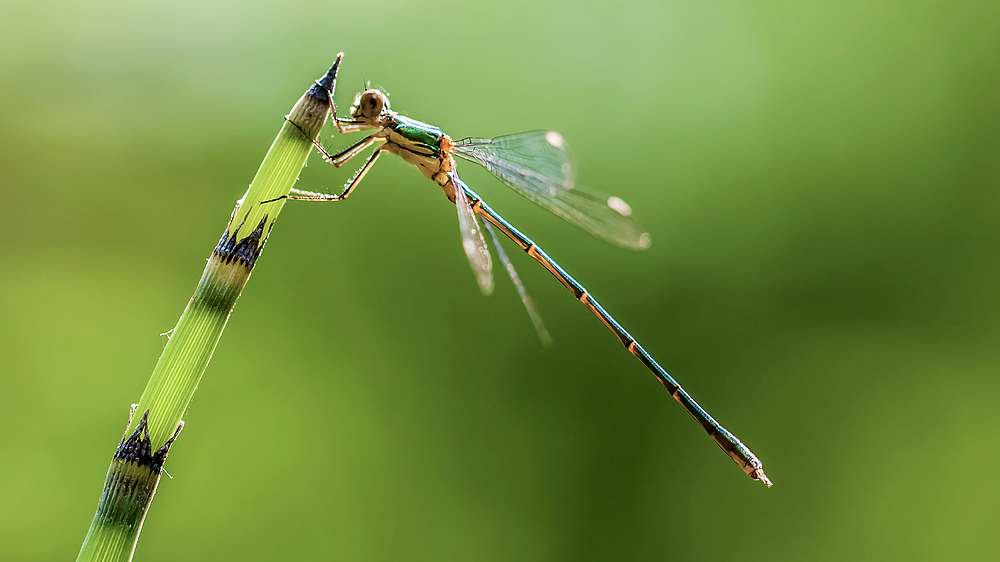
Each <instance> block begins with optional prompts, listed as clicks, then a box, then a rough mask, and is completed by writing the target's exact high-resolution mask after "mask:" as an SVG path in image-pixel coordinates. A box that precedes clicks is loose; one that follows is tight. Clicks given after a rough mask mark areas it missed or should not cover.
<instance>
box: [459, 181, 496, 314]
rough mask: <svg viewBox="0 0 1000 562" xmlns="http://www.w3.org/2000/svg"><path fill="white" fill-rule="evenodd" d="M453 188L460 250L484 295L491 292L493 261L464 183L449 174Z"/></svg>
mask: <svg viewBox="0 0 1000 562" xmlns="http://www.w3.org/2000/svg"><path fill="white" fill-rule="evenodd" d="M450 176H451V181H452V183H453V184H454V187H455V206H457V207H458V226H459V229H460V230H461V231H462V248H463V249H464V250H465V255H466V256H468V258H469V265H470V266H472V272H473V273H474V274H475V275H476V281H477V282H478V283H479V289H480V290H481V291H482V292H483V294H484V295H489V294H490V293H492V292H493V260H492V258H491V257H490V250H489V248H488V247H487V246H486V238H484V237H483V229H482V226H481V225H480V224H479V218H478V217H476V214H475V213H473V212H472V207H471V206H470V205H469V198H468V197H467V196H466V195H465V189H466V186H465V183H464V182H462V180H460V179H458V174H455V173H452V174H450Z"/></svg>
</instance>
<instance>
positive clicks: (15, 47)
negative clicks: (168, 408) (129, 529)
mask: <svg viewBox="0 0 1000 562" xmlns="http://www.w3.org/2000/svg"><path fill="white" fill-rule="evenodd" d="M998 18H1000V5H998V4H991V3H985V2H968V1H962V2H957V3H929V2H912V1H899V0H892V1H889V2H880V3H872V2H857V1H853V2H838V3H815V2H806V3H803V2H787V1H786V2H764V1H757V2H751V3H747V2H696V1H691V0H687V1H683V2H681V1H658V2H652V1H641V0H636V1H625V2H614V3H606V2H590V3H582V2H568V1H551V2H544V1H537V0H536V1H531V2H527V1H522V0H517V1H511V2H462V3H449V2H401V1H396V2H392V1H374V2H351V3H344V2H336V1H327V2H294V1H292V2H282V3H261V2H256V3H254V2H186V1H180V2H149V1H140V2H123V1H115V0H112V1H104V2H81V1H69V0H66V1H55V2H25V1H21V0H16V1H7V2H4V3H0V76H2V77H3V78H2V80H0V102H2V103H0V170H2V180H0V191H2V198H3V205H4V208H5V209H6V211H5V212H4V221H5V224H6V227H5V229H4V232H5V236H4V238H3V241H2V242H0V260H2V263H3V265H2V274H0V318H2V322H0V371H2V375H0V427H2V428H3V429H2V430H0V559H2V560H67V559H71V558H72V557H74V556H75V555H76V552H77V550H78V549H79V546H80V544H81V541H82V540H83V537H84V535H85V534H86V531H87V528H88V525H89V524H90V520H91V517H92V516H93V513H94V510H95V508H96V505H97V500H98V497H99V495H100V490H101V485H102V483H103V481H104V475H105V471H106V467H107V466H108V462H109V460H110V458H111V455H112V452H113V451H114V448H115V446H116V444H117V442H118V440H119V439H120V432H121V431H122V429H123V428H124V425H125V420H126V416H127V412H128V407H129V404H130V403H132V402H134V401H136V400H137V399H138V397H139V395H140V393H141V392H142V389H143V387H144V385H145V383H146V379H147V377H148V375H149V373H150V372H151V370H152V367H153V365H154V362H155V361H156V358H157V356H158V354H159V352H160V350H161V348H162V345H163V343H164V341H165V338H163V337H161V336H160V335H159V334H160V333H161V332H164V331H166V330H168V329H169V328H171V327H172V326H173V325H174V323H175V322H176V320H177V317H178V315H179V313H180V312H181V310H182V309H183V307H184V305H185V303H186V302H187V299H188V298H189V296H190V294H191V292H192V291H193V289H194V286H195V283H196V282H197V280H198V278H199V276H200V275H201V271H202V268H203V265H204V260H205V258H207V256H208V255H209V253H210V252H211V250H212V248H213V247H214V245H215V243H216V241H217V240H218V238H219V236H220V235H221V233H222V230H223V228H224V226H225V223H226V219H227V218H228V216H229V212H230V210H231V209H232V206H233V202H234V201H235V200H236V199H237V198H238V197H239V196H240V195H242V194H243V192H244V190H245V188H246V185H247V184H248V183H249V181H250V180H251V178H252V177H253V173H254V171H255V170H256V168H257V165H258V164H259V162H260V160H261V158H262V157H263V155H264V152H265V151H266V149H267V147H268V146H269V144H270V142H271V140H272V139H273V138H274V135H275V134H276V132H277V130H278V128H279V127H280V125H281V123H282V116H283V115H284V114H285V113H286V112H287V111H288V110H289V109H290V108H291V106H292V104H293V103H294V102H295V100H296V99H297V98H298V97H299V95H301V93H302V92H303V91H304V90H305V89H306V88H307V87H308V86H309V85H310V82H311V80H313V79H314V78H316V77H318V76H319V75H320V74H322V73H323V71H324V70H325V69H326V68H327V66H328V65H329V64H330V62H331V61H332V60H333V57H334V55H335V54H336V53H337V52H338V51H340V50H343V51H345V52H346V53H347V55H346V58H345V60H344V65H343V67H342V73H341V80H340V85H339V86H340V90H339V91H338V92H337V98H338V100H339V102H340V103H341V104H342V107H343V108H346V107H347V106H348V105H349V102H350V100H351V98H352V96H353V95H354V93H355V92H356V91H357V90H358V89H359V88H360V87H361V85H362V84H363V81H364V80H371V81H372V83H373V85H377V86H380V87H382V88H384V89H385V90H387V91H388V92H389V93H390V94H391V96H392V102H393V108H394V109H397V110H400V111H401V112H403V113H404V114H406V115H409V116H411V117H414V118H417V119H421V120H424V121H427V122H430V123H433V124H435V125H438V126H440V127H442V128H443V129H444V130H445V131H447V132H449V133H450V134H451V135H452V136H453V137H456V138H459V137H464V136H470V135H476V136H493V135H499V134H504V133H511V132H517V131H521V130H527V129H535V128H542V127H550V128H554V129H557V130H559V131H561V132H562V133H563V134H564V136H565V137H566V139H567V140H568V141H569V143H570V144H571V145H572V147H573V148H574V150H575V153H576V156H577V159H578V161H579V168H580V173H579V180H580V183H582V184H585V185H589V186H593V187H596V188H599V189H601V190H603V191H607V192H611V193H614V194H616V195H619V196H621V197H622V198H624V199H626V200H627V201H629V202H630V203H631V204H632V205H633V207H634V208H635V209H637V212H638V213H639V214H640V216H641V217H642V218H643V220H644V222H645V224H646V225H647V227H648V228H649V230H650V232H651V233H652V236H653V246H652V248H650V249H649V250H648V251H646V252H641V253H633V252H629V251H625V250H620V249H618V248H615V247H612V246H610V245H608V244H605V243H603V242H600V241H598V240H595V239H592V238H590V237H588V236H586V235H585V234H583V233H582V232H581V231H578V230H575V229H574V228H573V227H571V226H569V225H566V224H565V223H563V222H562V221H560V220H558V219H556V218H553V217H551V216H549V215H547V214H546V213H545V212H543V211H541V210H540V209H538V208H536V207H534V206H532V205H531V204H530V203H528V202H525V201H522V200H519V199H518V198H517V197H516V196H515V195H513V194H510V193H508V192H506V191H505V190H504V188H503V187H502V185H501V184H500V183H499V182H497V181H495V180H493V179H491V178H490V177H489V176H488V175H487V174H485V173H482V172H478V171H476V170H472V169H471V168H470V167H469V166H468V165H466V166H465V167H464V168H463V176H464V177H465V178H466V180H467V181H468V182H469V183H470V185H472V187H473V188H474V189H476V190H477V191H479V192H480V193H481V194H483V196H484V197H486V198H487V200H488V201H490V202H491V203H492V204H493V206H494V207H495V208H497V209H498V210H499V211H500V212H501V213H504V214H505V215H506V216H507V218H508V219H509V220H511V221H512V222H513V223H514V224H516V225H518V226H520V227H521V228H523V229H524V230H525V232H527V233H528V234H529V235H530V236H532V237H534V238H535V239H536V240H537V241H538V242H539V243H540V244H541V245H542V246H543V247H544V248H545V249H546V250H547V251H548V252H549V253H550V254H551V255H552V256H553V257H555V258H556V259H557V260H559V261H560V263H562V264H563V266H564V267H565V268H566V269H567V270H568V271H569V272H570V273H571V274H573V275H575V276H577V277H578V278H579V279H580V280H581V281H582V282H583V283H584V284H585V285H586V286H587V287H588V289H590V291H591V293H592V294H594V295H595V296H596V297H597V298H598V299H600V300H601V302H602V303H603V304H604V305H605V307H606V308H607V309H608V310H609V311H610V312H611V313H612V314H615V315H616V316H617V317H618V318H619V320H620V321H621V322H622V323H623V324H624V325H625V326H626V327H627V328H628V329H629V330H631V331H632V332H633V334H635V335H636V336H637V337H638V338H639V340H640V341H641V342H642V343H643V344H644V346H645V347H646V348H647V349H649V350H650V351H651V352H652V353H653V354H654V355H655V356H656V357H657V358H658V359H659V360H660V362H661V363H662V364H663V365H664V366H665V367H666V368H667V369H668V370H669V371H670V372H671V373H672V374H674V375H675V376H676V377H677V378H678V380H679V381H680V382H681V383H682V384H683V385H684V386H685V388H687V389H688V390H689V391H690V392H691V393H692V394H693V395H694V396H695V397H696V398H698V399H699V400H700V401H701V402H702V404H703V405H704V406H705V407H706V408H708V409H709V411H710V412H712V413H713V414H714V415H716V417H718V418H719V420H720V421H721V422H722V423H723V424H724V425H726V426H727V427H728V428H729V429H731V430H732V431H733V432H734V433H736V434H737V435H738V436H740V437H741V438H742V439H744V440H745V441H746V443H747V444H748V445H749V446H750V447H751V448H752V449H753V450H754V451H755V452H756V453H757V454H758V455H759V456H760V458H761V459H762V460H763V461H764V465H765V468H766V469H767V473H768V474H769V475H770V476H771V478H772V479H773V480H774V481H775V486H774V488H773V489H771V490H765V489H764V487H763V486H761V485H759V484H757V483H755V482H752V481H750V480H749V479H748V478H746V476H744V475H743V474H742V473H741V471H740V470H739V469H738V468H737V467H735V466H733V464H732V462H731V461H729V460H728V459H727V458H726V456H725V455H724V454H722V453H721V452H720V451H719V450H718V449H717V447H716V446H715V445H714V444H713V443H712V442H711V440H710V439H708V438H707V437H706V436H705V435H704V434H703V432H702V431H701V430H700V429H699V428H698V427H697V426H696V425H695V424H694V423H693V422H692V421H691V420H690V419H689V418H688V416H687V414H685V413H684V412H683V411H682V410H681V408H679V407H678V406H677V405H676V404H674V403H673V400H671V399H670V397H669V396H668V395H667V394H666V393H665V392H664V391H663V389H662V388H660V387H659V385H658V384H656V382H655V381H654V380H653V378H652V377H650V376H649V375H648V374H647V373H646V372H645V371H644V370H643V368H642V367H641V365H639V364H638V362H636V361H635V360H634V359H633V358H632V357H630V355H629V354H628V353H627V352H626V351H625V350H623V349H621V346H620V345H619V344H618V343H617V341H616V340H615V339H614V338H613V337H612V336H611V335H610V334H608V333H607V332H606V330H605V329H604V328H603V327H602V326H601V324H600V323H599V322H598V321H597V320H596V319H594V318H592V317H591V316H590V315H589V313H588V312H587V310H586V309H585V308H584V307H582V306H580V305H579V304H578V303H575V302H573V299H572V298H570V296H569V295H568V294H566V292H565V290H564V289H563V288H562V287H561V286H560V285H559V284H558V283H556V282H555V281H554V280H553V279H551V277H550V276H549V275H548V274H547V273H546V272H545V271H544V270H542V269H541V268H540V267H538V266H537V265H536V264H535V263H534V262H532V261H531V260H529V259H528V258H527V257H525V256H523V255H521V254H519V253H518V254H517V255H514V259H515V264H516V265H517V266H518V267H519V270H520V272H521V275H522V277H523V278H524V280H525V282H526V284H527V286H528V288H529V290H530V291H531V293H532V295H533V297H534V299H535V301H536V302H537V303H538V305H539V308H540V310H541V312H542V314H543V315H544V317H545V319H546V321H547V323H548V325H549V328H550V331H551V332H552V334H553V337H554V338H555V342H556V346H555V347H554V348H553V349H551V350H546V349H543V348H542V347H541V346H540V345H539V342H538V341H537V337H536V335H535V333H534V332H533V330H532V328H531V324H530V322H529V321H528V318H527V316H526V315H525V314H524V312H523V310H521V308H520V304H519V302H518V300H517V297H516V294H515V293H514V290H513V288H512V287H511V286H510V285H509V283H507V282H506V281H505V280H504V279H503V278H502V277H498V290H497V291H496V294H495V295H494V296H492V297H490V298H483V297H482V296H481V295H480V294H479V292H478V289H477V287H476V284H475V282H474V280H473V277H472V275H471V274H470V272H469V268H468V265H467V263H466V261H465V257H464V255H463V253H462V250H461V247H460V243H459V236H458V229H457V221H456V217H455V213H454V210H453V207H452V206H450V205H449V204H448V202H447V200H446V199H445V198H444V197H443V195H442V193H441V192H440V190H439V189H438V188H437V187H436V186H434V185H433V184H432V183H431V182H429V181H427V180H426V179H424V178H423V176H421V175H420V174H419V173H418V172H417V171H415V170H414V169H412V168H411V167H408V166H406V165H405V164H403V163H401V162H400V161H398V159H395V158H392V157H384V158H383V159H382V160H380V161H379V163H378V166H377V167H376V168H375V169H374V170H373V171H372V172H371V174H369V176H368V177H367V178H366V180H365V182H364V184H363V185H362V187H361V188H359V189H358V191H357V192H356V193H355V194H354V196H353V197H352V198H351V199H350V201H349V202H347V203H343V204H337V205H332V204H331V205H321V204H294V205H289V206H288V207H286V209H285V212H284V213H283V214H282V216H281V219H280V220H279V221H278V224H277V227H276V228H275V230H274V232H273V233H272V236H271V239H270V242H269V244H268V247H267V250H266V251H265V252H264V254H263V257H262V258H261V261H260V262H259V267H258V268H257V271H256V273H255V274H254V275H253V278H252V279H251V280H250V283H249V284H248V286H247V289H246V291H245V293H244V295H243V298H242V299H241V300H240V302H239V303H238V305H237V307H236V310H235V314H234V315H233V316H232V318H231V322H230V324H229V328H228V330H227V332H226V333H225V334H224V335H223V338H222V341H221V344H220V345H219V347H218V349H217V351H216V354H215V358H214V360H213V362H212V364H211V365H210V366H209V368H208V371H207V372H206V375H205V378H204V379H203V381H202V384H201V388H200V390H199V392H198V393H197V394H196V395H195V398H194V401H193V402H192V404H191V407H190V408H189V410H188V413H187V415H186V421H187V426H186V427H187V429H186V430H185V431H184V434H183V435H182V436H181V438H180V439H179V441H178V442H177V445H176V446H175V448H174V450H173V451H172V455H171V457H170V460H169V462H168V463H167V468H168V470H169V471H170V472H171V474H173V476H174V478H173V479H172V480H169V479H164V481H162V482H161V483H160V487H159V493H158V494H157V496H156V499H155V501H154V504H153V508H152V510H151V511H150V514H149V516H148V517H147V519H146V522H145V526H144V529H143V534H142V537H141V540H140V542H139V547H138V550H137V557H138V559H139V560H202V559H205V560H213V559H241V560H278V559H300V560H304V559H332V560H648V559H678V560H688V559H700V560H722V559H732V558H733V557H734V556H738V557H744V558H746V557H749V559H762V560H801V559H811V560H844V559H852V560H860V559H887V558H888V559H903V558H906V559H910V560H916V559H959V558H962V559H978V558H984V557H988V556H989V553H992V554H994V555H995V553H996V552H997V550H998V548H1000V539H998V535H997V533H996V532H995V530H994V528H995V527H996V524H997V522H998V513H997V511H998V508H997V502H996V498H997V496H998V493H1000V487H998V484H997V483H996V478H995V477H994V476H991V474H989V472H991V468H992V467H993V466H995V465H996V464H997V463H998V462H1000V458H998V453H997V451H996V447H995V446H994V445H995V443H996V442H997V438H998V430H1000V422H998V415H997V411H998V406H1000V404H998V396H1000V380H998V377H997V370H998V366H1000V359H998V357H997V353H996V349H997V346H996V343H995V342H996V340H997V336H998V333H1000V323H998V317H1000V314H998V312H1000V310H998V309H1000V303H998V298H997V296H996V295H997V287H998V284H1000V268H998V266H997V256H998V249H1000V237H998V234H997V231H998V229H997V226H996V223H997V220H996V217H997V211H998V209H1000V196H998V191H997V185H998V181H997V180H998V179H1000V160H998V157H997V154H998V148H1000V146H998V145H1000V141H998V138H1000V137H998V135H997V130H998V126H1000V105H998V103H997V100H998V99H1000V72H998V70H1000V64H998V63H1000V35H998V34H997V33H996V30H995V22H996V21H998ZM327 133H332V130H329V131H327ZM352 138H355V137H352ZM327 139H328V140H327V142H328V144H330V146H331V147H332V148H338V147H341V146H345V145H346V144H347V143H349V142H351V139H350V138H346V137H337V138H334V139H329V137H328V136H327ZM311 163H312V165H311V167H309V168H307V169H306V170H305V171H304V172H303V174H302V180H301V182H300V184H299V186H300V187H302V188H304V189H322V190H327V191H334V190H336V189H337V188H338V187H339V186H340V185H341V184H342V183H343V182H344V181H346V179H347V178H348V177H349V176H350V174H351V170H335V169H333V168H332V167H328V166H326V165H323V164H322V163H321V162H320V160H319V159H318V158H315V157H314V158H313V159H312V160H311Z"/></svg>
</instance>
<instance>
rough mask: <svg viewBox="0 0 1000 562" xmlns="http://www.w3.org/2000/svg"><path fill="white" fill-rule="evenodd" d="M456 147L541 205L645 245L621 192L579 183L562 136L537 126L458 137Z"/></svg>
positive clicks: (633, 245) (623, 241)
mask: <svg viewBox="0 0 1000 562" xmlns="http://www.w3.org/2000/svg"><path fill="white" fill-rule="evenodd" d="M454 146H455V149H454V152H455V154H456V155H457V156H460V157H462V158H464V159H466V160H470V161H472V162H476V163H477V164H480V165H482V166H483V167H484V168H486V169H487V170H489V171H490V172H491V173H492V174H493V175H494V176H496V177H497V178H498V179H499V180H500V181H502V182H504V183H505V184H507V186H508V187H510V188H511V189H513V190H514V191H516V192H518V193H520V194H521V195H523V196H524V197H526V198H528V199H529V200H531V201H532V202H534V203H536V204H537V205H539V206H541V207H543V208H545V209H548V210H549V211H551V212H552V213H555V214H556V215H558V216H560V217H562V218H564V219H566V220H567V221H569V222H571V223H573V224H575V225H577V226H579V227H580V228H582V229H584V230H586V231H587V232H589V233H591V234H593V235H594V236H596V237H598V238H601V239H604V240H607V241H608V242H611V243H613V244H618V245H619V246H622V247H625V248H630V249H633V250H642V249H645V248H648V247H649V244H650V238H649V234H648V233H646V231H645V230H644V229H643V228H642V226H641V225H640V224H639V222H638V221H637V220H636V219H635V217H633V216H632V208H631V207H629V206H628V204H627V203H625V202H624V201H622V200H621V199H619V198H617V197H610V196H607V195H603V194H601V193H597V192H593V191H588V190H585V189H580V188H578V187H575V181H576V180H575V166H574V165H573V160H572V158H571V157H570V154H569V150H568V149H567V147H566V142H565V141H564V140H563V138H562V135H560V134H559V133H557V132H555V131H532V132H529V133H519V134H516V135H508V136H504V137H497V138H495V139H477V138H469V139H462V140H459V141H455V145H454Z"/></svg>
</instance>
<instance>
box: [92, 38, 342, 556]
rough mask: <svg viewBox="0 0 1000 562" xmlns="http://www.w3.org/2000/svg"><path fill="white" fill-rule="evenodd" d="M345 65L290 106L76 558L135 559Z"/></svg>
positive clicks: (149, 389) (114, 464) (125, 443)
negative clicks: (218, 350) (170, 459)
mask: <svg viewBox="0 0 1000 562" xmlns="http://www.w3.org/2000/svg"><path fill="white" fill-rule="evenodd" d="M341 56H342V55H341ZM339 65H340V56H338V57H337V61H336V62H334V64H333V66H332V67H330V70H329V71H328V72H327V73H326V75H324V76H323V77H322V78H321V79H320V80H318V81H317V82H316V84H315V85H314V86H312V87H311V88H310V89H309V90H308V91H307V92H306V93H305V94H304V95H303V96H302V97H301V98H300V99H299V101H298V102H297V103H296V104H295V106H294V107H293V108H292V111H291V112H290V113H289V115H288V117H287V119H286V120H285V123H284V125H283V126H282V127H281V131H280V132H279V133H278V136H277V137H276V138H275V139H274V142H273V143H272V144H271V148H270V149H269V150H268V151H267V155H266V156H264V161H263V162H262V163H261V165H260V168H259V169H258V170H257V175H256V176H254V179H253V182H252V183H251V184H250V189H249V190H248V191H247V193H246V195H244V196H243V198H242V199H241V200H240V201H239V203H238V204H237V206H236V209H235V210H234V211H233V215H232V217H230V220H229V225H228V226H227V227H226V230H225V232H224V233H223V235H222V239H221V240H220V241H219V244H218V246H217V247H216V248H215V251H213V252H212V255H211V257H210V258H209V260H208V265H207V266H206V267H205V272H204V273H203V274H202V276H201V280H200V281H199V282H198V286H197V288H195V291H194V295H193V296H192V297H191V300H190V301H189V302H188V305H187V307H186V308H185V309H184V312H183V313H182V314H181V317H180V320H178V321H177V326H176V327H175V328H174V329H173V331H172V332H171V334H170V340H169V341H168V342H167V345H166V347H164V349H163V354H162V355H160V360H159V361H158V362H157V363H156V367H154V368H153V374H152V375H151V376H150V377H149V382H148V383H147V384H146V389H145V390H144V391H143V393H142V397H141V398H140V399H139V404H138V405H137V406H138V411H140V412H143V414H142V417H141V419H140V420H139V421H138V423H137V424H136V426H135V430H134V431H133V432H132V434H131V435H130V434H129V429H131V428H132V419H131V416H130V419H129V425H128V427H126V430H125V437H123V438H122V441H121V444H120V445H119V447H118V451H117V452H116V453H115V455H114V457H113V458H112V460H111V466H110V468H109V469H108V476H107V480H106V481H105V483H104V490H103V492H102V493H101V499H100V502H99V503H98V506H97V513H96V514H95V515H94V520H93V522H92V523H91V526H90V531H89V532H88V533H87V538H86V539H84V542H83V546H82V547H81V549H80V554H79V556H78V557H77V560H78V561H84V560H94V561H120V560H131V558H132V553H133V552H134V551H135V545H136V543H137V541H138V540H139V532H140V530H141V528H142V521H143V519H144V518H145V516H146V512H147V511H148V509H149V505H150V503H151V502H152V500H153V494H154V493H155V492H156V485H157V483H158V482H159V480H160V472H161V470H162V468H163V462H164V460H165V459H166V457H167V453H168V452H169V451H170V446H171V444H172V443H173V440H174V438H175V437H176V436H177V434H178V433H180V429H181V427H183V422H182V421H181V417H182V416H183V415H184V411H185V410H186V409H187V406H188V403H189V402H190V401H191V397H192V396H193V395H194V391H195V390H196V389H197V388H198V382H199V381H200V380H201V376H202V374H203V373H204V372H205V368H206V367H207V366H208V362H209V361H211V359H212V353H213V352H214V351H215V346H216V344H218V342H219V338H220V337H221V336H222V331H223V330H224V329H225V327H226V322H227V321H228V320H229V315H230V314H231V313H232V310H233V307H234V306H235V305H236V300H237V299H238V298H239V296H240V292H241V291H242V290H243V286H244V285H246V283H247V280H248V279H249V278H250V273H251V271H253V267H254V264H255V263H256V261H257V258H258V256H260V252H261V250H262V249H263V247H264V243H265V242H266V240H267V236H268V234H269V233H270V232H271V227H272V226H274V221H275V219H276V218H277V216H278V213H279V212H280V211H281V207H282V205H283V204H284V201H285V200H284V199H281V200H278V201H274V202H272V203H264V204H261V202H262V201H271V200H274V199H276V198H278V197H281V196H283V195H287V194H288V192H289V190H290V189H291V188H292V186H293V185H295V181H296V180H297V179H298V175H299V172H300V171H301V170H302V166H303V165H305V162H306V158H308V156H309V152H310V151H311V150H312V148H313V145H312V139H315V138H316V136H317V135H318V134H319V132H320V129H322V128H323V124H324V123H325V122H326V118H327V116H328V115H329V103H328V97H327V96H328V94H332V92H333V89H334V87H335V84H336V77H337V69H338V67H339ZM135 409H136V405H133V411H135Z"/></svg>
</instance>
